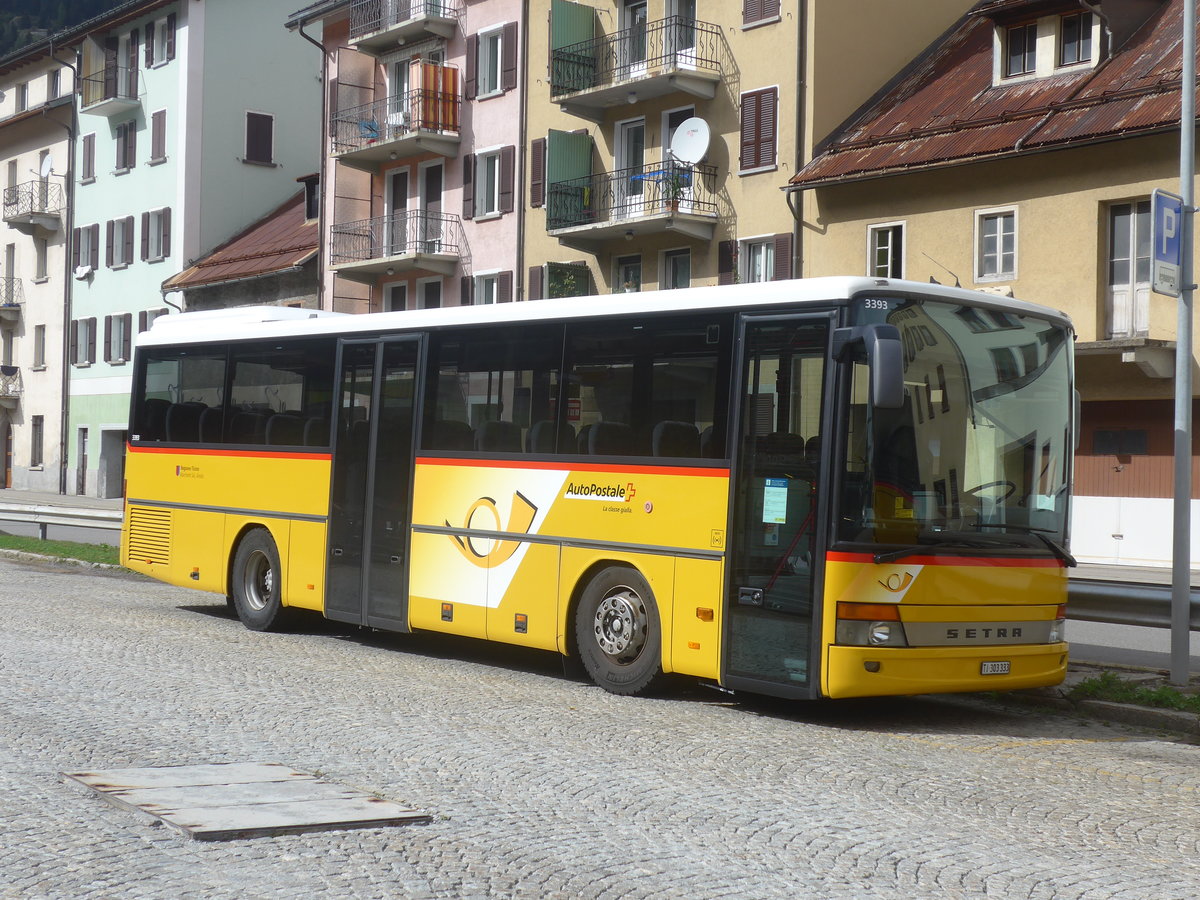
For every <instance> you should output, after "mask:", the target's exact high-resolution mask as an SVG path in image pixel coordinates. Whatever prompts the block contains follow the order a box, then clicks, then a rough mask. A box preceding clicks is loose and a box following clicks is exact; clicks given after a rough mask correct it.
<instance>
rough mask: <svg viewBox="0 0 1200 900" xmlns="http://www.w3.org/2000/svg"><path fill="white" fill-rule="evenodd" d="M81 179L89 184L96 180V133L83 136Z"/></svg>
mask: <svg viewBox="0 0 1200 900" xmlns="http://www.w3.org/2000/svg"><path fill="white" fill-rule="evenodd" d="M79 168H80V173H79V177H80V179H81V180H82V181H83V182H84V183H85V184H87V183H88V182H92V181H95V180H96V135H95V134H94V133H93V134H85V135H84V136H83V159H82V161H81V162H80V166H79Z"/></svg>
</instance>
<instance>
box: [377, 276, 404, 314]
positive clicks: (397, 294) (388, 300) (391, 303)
mask: <svg viewBox="0 0 1200 900" xmlns="http://www.w3.org/2000/svg"><path fill="white" fill-rule="evenodd" d="M407 308H408V285H407V284H405V283H404V282H403V281H401V282H397V283H393V284H385V285H384V286H383V311H384V312H403V311H404V310H405V309H407Z"/></svg>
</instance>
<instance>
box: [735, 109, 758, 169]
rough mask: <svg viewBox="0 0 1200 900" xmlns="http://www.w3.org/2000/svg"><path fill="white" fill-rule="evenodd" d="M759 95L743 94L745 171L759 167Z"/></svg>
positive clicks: (743, 156) (742, 155) (743, 161)
mask: <svg viewBox="0 0 1200 900" xmlns="http://www.w3.org/2000/svg"><path fill="white" fill-rule="evenodd" d="M757 136H758V94H757V93H751V94H742V124H741V141H740V145H741V162H740V164H739V165H740V167H741V168H743V169H753V168H755V167H756V166H757V165H758V156H757V152H758V141H757Z"/></svg>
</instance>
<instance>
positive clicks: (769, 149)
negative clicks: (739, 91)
mask: <svg viewBox="0 0 1200 900" xmlns="http://www.w3.org/2000/svg"><path fill="white" fill-rule="evenodd" d="M777 101H778V97H777V94H776V89H775V88H764V89H763V90H761V91H751V92H749V93H746V94H743V95H742V122H741V168H743V169H757V168H760V167H762V166H773V165H775V131H776V126H777V121H776V106H777Z"/></svg>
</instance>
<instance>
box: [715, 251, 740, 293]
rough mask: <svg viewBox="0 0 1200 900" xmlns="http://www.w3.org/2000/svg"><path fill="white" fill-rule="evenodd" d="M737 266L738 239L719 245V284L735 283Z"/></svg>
mask: <svg viewBox="0 0 1200 900" xmlns="http://www.w3.org/2000/svg"><path fill="white" fill-rule="evenodd" d="M736 266H737V241H721V243H720V244H718V245H717V284H733V282H734V274H735V272H736Z"/></svg>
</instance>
